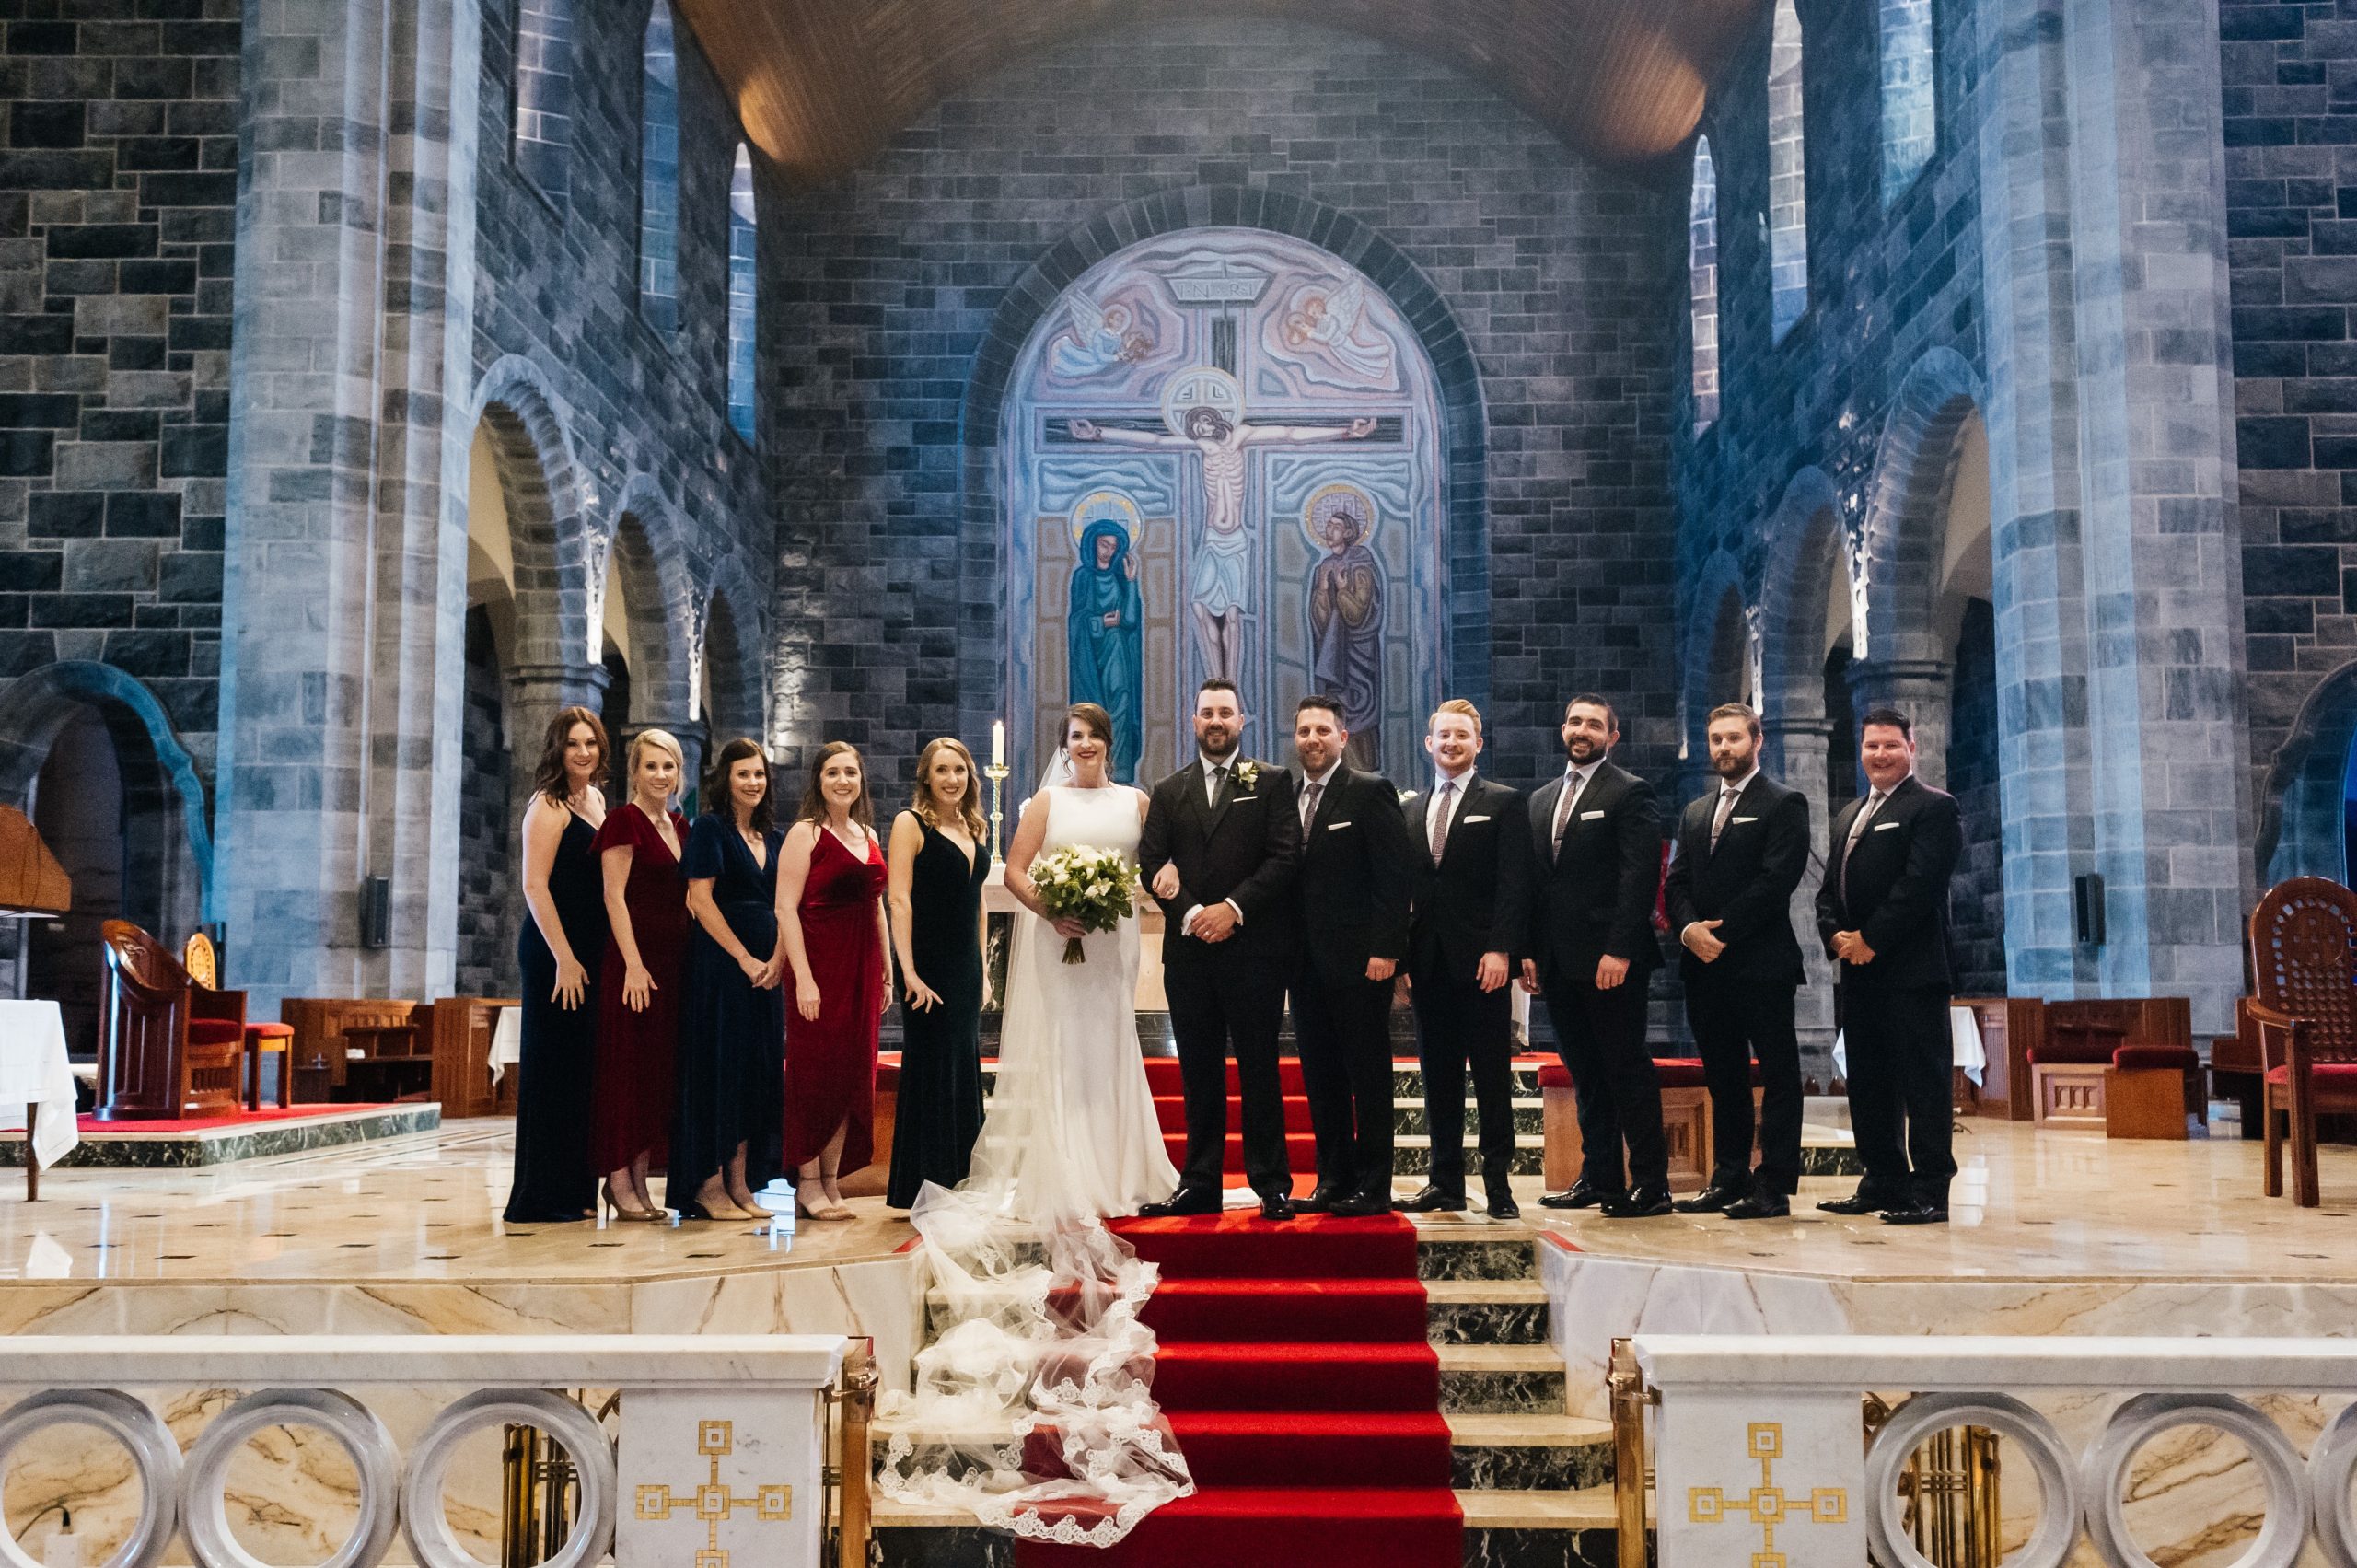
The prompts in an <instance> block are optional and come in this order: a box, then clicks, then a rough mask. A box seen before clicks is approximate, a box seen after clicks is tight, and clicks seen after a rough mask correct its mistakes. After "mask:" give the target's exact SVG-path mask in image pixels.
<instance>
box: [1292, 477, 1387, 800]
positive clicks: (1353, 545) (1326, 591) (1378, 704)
mask: <svg viewBox="0 0 2357 1568" xmlns="http://www.w3.org/2000/svg"><path fill="white" fill-rule="evenodd" d="M1309 531H1310V532H1311V533H1312V534H1314V535H1316V536H1317V537H1318V540H1320V541H1322V542H1323V543H1324V544H1325V546H1326V554H1325V555H1324V556H1322V557H1320V558H1319V560H1318V564H1317V565H1316V566H1314V567H1312V568H1310V573H1309V648H1310V670H1309V675H1310V683H1309V689H1310V690H1311V691H1325V692H1330V693H1331V694H1333V695H1334V696H1337V697H1339V698H1341V702H1342V723H1343V726H1344V727H1346V728H1347V729H1348V730H1349V731H1350V734H1351V744H1350V754H1351V764H1352V766H1353V767H1359V768H1374V767H1376V766H1378V765H1379V761H1378V760H1379V759H1380V758H1381V757H1382V755H1383V738H1382V731H1381V728H1380V726H1381V722H1382V718H1383V563H1381V562H1380V561H1377V560H1376V556H1375V552H1374V551H1373V550H1370V549H1369V548H1367V540H1368V539H1369V538H1371V537H1372V536H1373V535H1374V533H1375V507H1374V505H1373V503H1372V502H1370V501H1369V500H1368V498H1367V496H1366V495H1365V494H1364V492H1362V491H1360V490H1359V489H1358V488H1357V487H1356V486H1354V485H1345V484H1336V485H1329V486H1328V487H1327V488H1326V489H1324V490H1322V491H1320V492H1318V494H1317V495H1316V496H1315V497H1314V498H1313V499H1312V500H1311V501H1310V503H1309Z"/></svg>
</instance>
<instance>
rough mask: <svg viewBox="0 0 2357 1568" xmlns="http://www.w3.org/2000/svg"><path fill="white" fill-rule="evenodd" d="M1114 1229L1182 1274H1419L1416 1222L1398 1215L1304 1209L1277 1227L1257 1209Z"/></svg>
mask: <svg viewBox="0 0 2357 1568" xmlns="http://www.w3.org/2000/svg"><path fill="white" fill-rule="evenodd" d="M1109 1228H1110V1229H1111V1230H1112V1231H1114V1233H1115V1234H1117V1235H1119V1236H1120V1237H1122V1238H1123V1239H1124V1240H1126V1241H1128V1242H1129V1244H1130V1245H1131V1246H1132V1247H1134V1248H1136V1249H1137V1251H1138V1256H1139V1257H1141V1258H1150V1259H1152V1260H1154V1261H1155V1262H1157V1263H1159V1264H1161V1265H1162V1277H1163V1278H1164V1279H1165V1280H1166V1281H1167V1280H1175V1279H1204V1278H1223V1279H1236V1278H1247V1279H1260V1280H1271V1279H1327V1280H1330V1279H1375V1278H1384V1277H1389V1278H1393V1279H1413V1278H1415V1277H1416V1227H1415V1226H1414V1225H1411V1224H1409V1223H1408V1222H1407V1220H1405V1219H1403V1218H1402V1217H1400V1216H1399V1215H1398V1214H1384V1215H1378V1216H1376V1217H1373V1218H1368V1219H1342V1218H1339V1217H1337V1216H1335V1215H1332V1214H1304V1215H1303V1216H1302V1217H1301V1218H1299V1219H1297V1220H1294V1221H1292V1222H1291V1223H1289V1224H1285V1225H1271V1224H1270V1223H1269V1222H1268V1221H1266V1220H1264V1219H1262V1218H1261V1217H1260V1213H1259V1211H1257V1210H1238V1209H1231V1210H1229V1211H1228V1212H1227V1213H1225V1214H1199V1215H1193V1216H1190V1217H1188V1218H1184V1219H1167V1220H1139V1219H1127V1220H1115V1221H1113V1222H1112V1224H1111V1225H1110V1226H1109Z"/></svg>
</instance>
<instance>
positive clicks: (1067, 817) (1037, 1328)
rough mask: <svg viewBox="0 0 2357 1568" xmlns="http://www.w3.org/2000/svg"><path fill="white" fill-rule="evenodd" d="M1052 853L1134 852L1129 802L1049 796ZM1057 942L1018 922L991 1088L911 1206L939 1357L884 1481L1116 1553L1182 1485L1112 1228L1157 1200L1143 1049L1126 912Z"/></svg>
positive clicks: (1158, 1152) (1150, 1282) (898, 1427)
mask: <svg viewBox="0 0 2357 1568" xmlns="http://www.w3.org/2000/svg"><path fill="white" fill-rule="evenodd" d="M1029 808H1030V809H1033V810H1042V809H1044V810H1045V811H1047V813H1048V821H1047V836H1046V840H1045V842H1044V843H1043V845H1042V848H1043V850H1047V849H1059V848H1062V847H1063V846H1065V845H1071V844H1078V845H1085V846H1086V847H1089V848H1092V849H1117V850H1120V852H1121V853H1122V854H1126V855H1128V856H1129V857H1131V859H1132V861H1134V860H1135V858H1136V855H1137V846H1138V825H1139V823H1138V796H1137V793H1136V792H1135V791H1134V790H1132V789H1129V788H1127V787H1126V786H1120V785H1111V786H1106V787H1103V788H1097V789H1080V788H1075V787H1071V786H1063V787H1048V788H1043V789H1042V790H1041V791H1040V792H1039V795H1038V796H1034V797H1033V801H1032V805H1031V807H1029ZM1082 944H1083V947H1084V950H1085V951H1086V954H1087V961H1086V962H1085V963H1079V964H1067V963H1065V962H1064V961H1063V951H1064V939H1063V938H1062V937H1061V936H1058V935H1056V934H1055V931H1054V929H1053V927H1051V925H1049V924H1048V923H1047V922H1045V921H1042V920H1040V919H1039V918H1038V917H1037V916H1035V915H1032V914H1030V913H1028V912H1017V913H1016V916H1015V930H1014V935H1013V946H1012V947H1011V948H1010V950H1009V953H1008V957H1007V981H1006V1012H1005V1016H1004V1020H1003V1026H1002V1028H1001V1030H1000V1039H999V1068H998V1083H997V1086H996V1087H995V1088H993V1091H992V1094H991V1100H990V1109H989V1110H988V1113H987V1114H986V1115H985V1117H984V1119H983V1121H982V1132H981V1138H980V1139H979V1140H978V1141H977V1143H976V1144H975V1146H974V1157H973V1163H972V1167H971V1172H972V1174H971V1175H970V1176H969V1177H968V1178H967V1179H966V1180H965V1181H963V1182H961V1183H960V1184H959V1185H958V1188H957V1189H956V1190H955V1191H951V1190H948V1189H946V1188H942V1187H938V1186H935V1185H933V1184H931V1183H927V1184H926V1186H925V1187H924V1189H923V1191H922V1192H920V1193H919V1194H918V1197H917V1201H916V1203H915V1206H914V1208H913V1209H912V1210H911V1214H910V1220H911V1224H913V1225H915V1226H916V1229H917V1233H918V1234H919V1235H920V1236H922V1237H923V1238H924V1243H925V1245H924V1247H923V1249H922V1252H921V1259H922V1263H923V1266H922V1267H921V1269H920V1270H919V1276H920V1279H921V1280H922V1281H923V1284H924V1285H925V1287H926V1297H927V1311H928V1314H929V1316H930V1320H931V1324H932V1327H933V1330H934V1336H933V1342H931V1343H930V1344H928V1345H927V1346H926V1347H925V1348H924V1349H923V1350H922V1351H920V1352H918V1353H917V1357H916V1365H915V1378H914V1389H913V1392H912V1393H911V1394H909V1395H907V1396H904V1397H894V1398H891V1399H888V1400H887V1404H886V1410H885V1415H886V1417H887V1420H888V1422H889V1423H890V1425H891V1428H892V1435H891V1438H890V1441H889V1443H888V1446H887V1448H886V1456H885V1463H884V1465H883V1467H882V1469H881V1470H880V1471H879V1473H878V1476H877V1484H878V1486H879V1488H880V1489H881V1490H882V1491H883V1492H885V1493H887V1494H888V1495H890V1496H893V1497H896V1498H898V1499H900V1501H903V1502H907V1503H911V1504H919V1505H923V1506H930V1507H943V1506H952V1507H964V1508H968V1509H970V1510H971V1511H972V1512H973V1513H974V1514H975V1516H977V1517H979V1518H980V1519H981V1521H982V1522H983V1523H984V1524H988V1525H993V1526H996V1527H999V1528H1002V1529H1009V1530H1013V1531H1015V1532H1016V1534H1017V1535H1021V1536H1028V1537H1032V1538H1035V1539H1043V1540H1054V1541H1062V1542H1065V1543H1068V1544H1073V1545H1083V1544H1086V1545H1090V1546H1098V1547H1103V1546H1109V1545H1111V1544H1112V1543H1113V1542H1115V1541H1117V1540H1119V1539H1121V1538H1122V1537H1123V1536H1125V1535H1127V1534H1128V1533H1129V1532H1130V1531H1131V1530H1132V1528H1134V1527H1136V1525H1137V1523H1138V1521H1139V1520H1141V1519H1143V1518H1144V1517H1145V1516H1146V1515H1147V1514H1149V1513H1151V1512H1152V1511H1153V1510H1154V1509H1155V1508H1156V1507H1159V1506H1160V1505H1161V1504H1164V1503H1167V1502H1169V1501H1170V1500H1171V1499H1173V1498H1177V1497H1183V1496H1186V1495H1187V1494H1188V1493H1191V1492H1192V1491H1193V1490H1194V1483H1193V1481H1191V1480H1190V1477H1189V1475H1188V1472H1187V1466H1186V1461H1185V1460H1184V1458H1181V1457H1180V1456H1179V1451H1178V1447H1177V1445H1176V1444H1175V1443H1174V1442H1172V1440H1171V1437H1170V1429H1169V1426H1168V1424H1167V1423H1166V1422H1164V1421H1163V1419H1162V1416H1161V1412H1160V1411H1159V1410H1158V1409H1157V1408H1156V1407H1155V1403H1154V1397H1153V1393H1152V1391H1151V1389H1152V1382H1153V1376H1154V1351H1155V1337H1154V1330H1151V1329H1148V1328H1146V1327H1145V1326H1144V1324H1142V1323H1140V1322H1139V1321H1138V1310H1139V1308H1140V1307H1143V1306H1144V1303H1145V1300H1146V1297H1148V1296H1149V1295H1153V1293H1154V1286H1155V1279H1156V1277H1157V1273H1158V1271H1157V1270H1156V1269H1155V1265H1154V1264H1152V1263H1148V1262H1142V1261H1140V1260H1138V1258H1137V1256H1136V1255H1135V1253H1134V1251H1133V1250H1132V1249H1131V1248H1130V1246H1129V1245H1128V1243H1126V1242H1124V1241H1122V1240H1121V1239H1120V1237H1117V1236H1115V1235H1113V1234H1112V1233H1111V1232H1110V1231H1109V1230H1107V1229H1106V1228H1105V1225H1104V1224H1103V1219H1104V1216H1107V1215H1112V1214H1133V1213H1135V1212H1136V1210H1137V1208H1138V1206H1139V1205H1140V1204H1141V1203H1146V1202H1153V1201H1155V1200H1156V1199H1160V1198H1167V1197H1168V1196H1169V1195H1170V1193H1171V1191H1173V1190H1174V1189H1176V1188H1177V1186H1178V1184H1179V1172H1178V1170H1177V1168H1176V1167H1173V1166H1172V1164H1171V1163H1170V1156H1169V1155H1168V1154H1167V1152H1166V1151H1165V1149H1164V1147H1163V1144H1162V1131H1161V1128H1160V1125H1159V1124H1158V1122H1157V1121H1156V1120H1155V1112H1154V1093H1153V1089H1152V1087H1151V1086H1149V1084H1148V1083H1147V1081H1146V1075H1145V1066H1144V1060H1143V1057H1142V1055H1141V1053H1140V1051H1139V1049H1138V1034H1137V1015H1136V1011H1135V996H1136V991H1137V973H1138V929H1137V920H1136V917H1135V916H1132V917H1131V918H1130V919H1127V920H1124V921H1123V922H1122V923H1121V925H1120V929H1119V930H1118V931H1111V932H1103V933H1092V934H1090V935H1087V936H1085V937H1083V938H1082Z"/></svg>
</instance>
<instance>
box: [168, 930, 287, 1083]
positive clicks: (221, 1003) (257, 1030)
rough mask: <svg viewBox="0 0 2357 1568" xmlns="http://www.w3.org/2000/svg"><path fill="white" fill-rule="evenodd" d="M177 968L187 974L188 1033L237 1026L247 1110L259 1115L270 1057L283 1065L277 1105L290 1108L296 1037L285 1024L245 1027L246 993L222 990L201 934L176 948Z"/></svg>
mask: <svg viewBox="0 0 2357 1568" xmlns="http://www.w3.org/2000/svg"><path fill="white" fill-rule="evenodd" d="M180 965H181V967H182V968H184V969H185V970H188V983H189V1019H190V1028H192V1030H194V1029H198V1028H203V1029H204V1030H205V1031H206V1032H207V1033H208V1034H211V1033H214V1032H215V1030H214V1028H213V1026H214V1024H215V1021H235V1022H236V1024H237V1026H238V1046H239V1048H240V1051H241V1052H242V1054H243V1056H244V1059H245V1070H244V1074H245V1091H244V1097H245V1105H246V1109H248V1110H260V1109H261V1059H262V1058H263V1057H264V1056H266V1055H269V1054H270V1053H271V1052H273V1051H276V1052H278V1053H279V1054H280V1055H282V1056H284V1057H285V1058H286V1060H285V1061H284V1062H283V1063H280V1064H279V1072H278V1104H279V1108H280V1109H285V1107H286V1105H287V1104H288V1090H289V1089H290V1088H291V1087H292V1086H293V1085H294V1081H295V1070H294V1063H295V1057H294V1043H295V1031H294V1030H293V1029H291V1028H287V1026H285V1025H284V1024H253V1023H248V1022H247V1021H246V993H244V992H242V991H224V990H222V989H221V988H220V979H221V965H220V959H219V957H218V955H216V954H215V951H214V948H213V938H212V937H210V936H207V935H205V934H204V933H203V932H202V931H198V932H193V933H192V934H191V935H190V936H189V939H188V941H187V942H186V943H185V944H184V945H182V947H181V948H180Z"/></svg>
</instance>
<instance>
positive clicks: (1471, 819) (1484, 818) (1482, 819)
mask: <svg viewBox="0 0 2357 1568" xmlns="http://www.w3.org/2000/svg"><path fill="white" fill-rule="evenodd" d="M1466 820H1467V821H1468V822H1486V821H1488V820H1489V816H1488V814H1487V813H1484V814H1483V815H1481V816H1479V817H1468V818H1467V819H1466Z"/></svg>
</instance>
